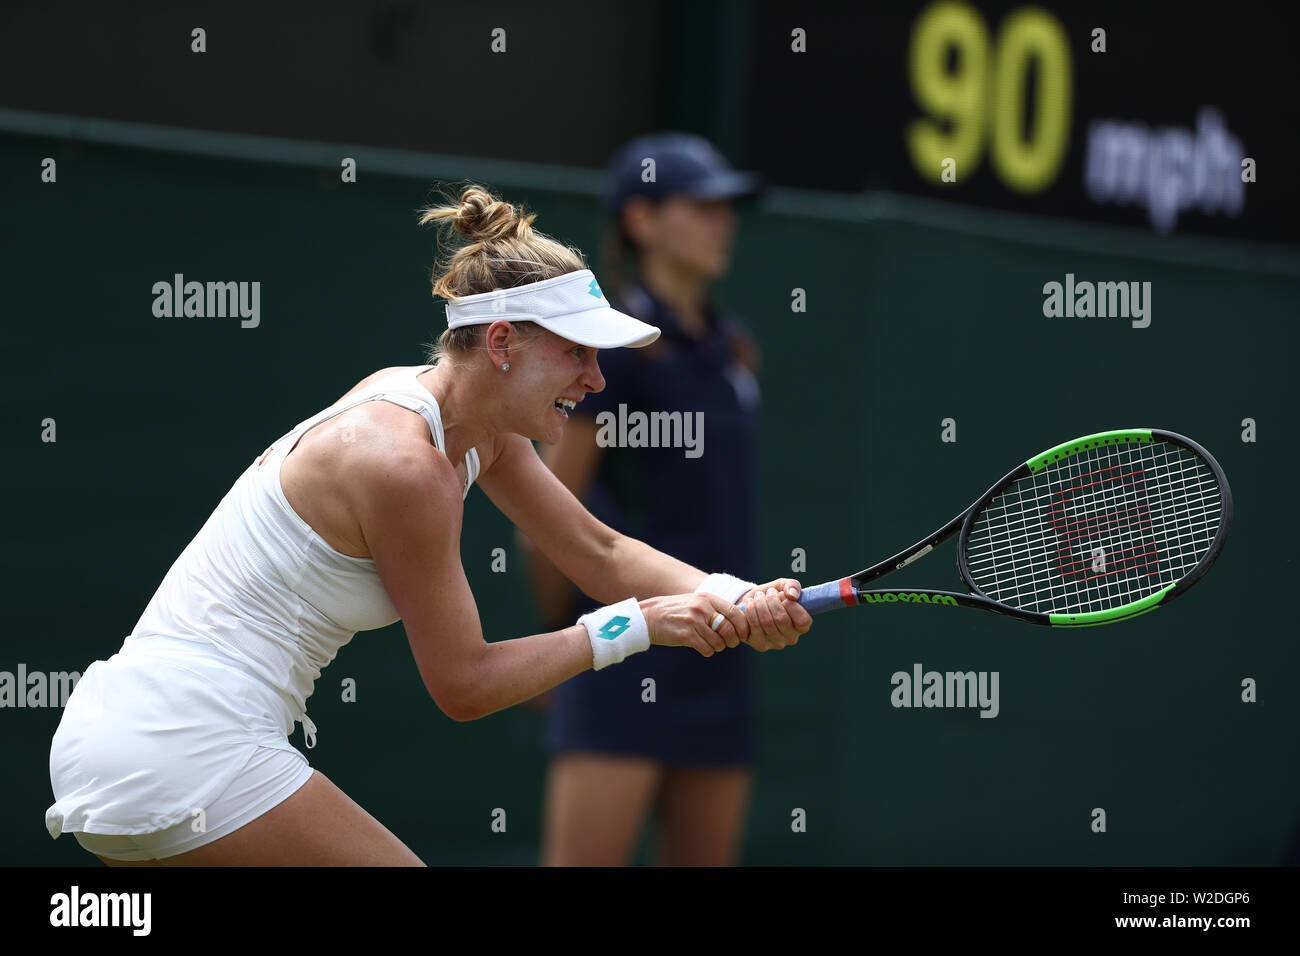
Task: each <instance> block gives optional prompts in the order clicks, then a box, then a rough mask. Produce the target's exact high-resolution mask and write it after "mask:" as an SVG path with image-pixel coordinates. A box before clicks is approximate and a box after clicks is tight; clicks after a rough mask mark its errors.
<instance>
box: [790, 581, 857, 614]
mask: <svg viewBox="0 0 1300 956" xmlns="http://www.w3.org/2000/svg"><path fill="white" fill-rule="evenodd" d="M799 603H800V604H801V605H803V609H804V610H805V611H807V612H808V613H809V614H820V613H821V612H822V611H832V610H834V609H835V608H837V607H846V606H847V605H846V604H845V603H844V594H843V592H842V591H841V590H840V582H839V581H827V582H826V583H825V584H814V585H813V586H812V587H810V588H804V589H803V593H801V594H800V595H799Z"/></svg>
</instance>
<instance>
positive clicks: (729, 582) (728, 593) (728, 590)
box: [695, 574, 758, 604]
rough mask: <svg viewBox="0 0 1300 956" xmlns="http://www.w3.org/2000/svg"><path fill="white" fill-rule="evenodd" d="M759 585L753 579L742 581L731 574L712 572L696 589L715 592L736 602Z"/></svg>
mask: <svg viewBox="0 0 1300 956" xmlns="http://www.w3.org/2000/svg"><path fill="white" fill-rule="evenodd" d="M757 586H758V585H756V584H754V583H753V582H752V581H742V580H740V578H737V577H732V576H731V575H730V574H710V575H709V576H708V577H707V578H705V579H704V580H703V581H701V582H700V585H699V587H697V588H696V589H695V593H696V594H714V595H716V596H718V597H720V598H722V599H724V600H727V601H730V602H731V603H732V604H735V603H736V602H737V601H739V600H740V599H741V598H742V597H744V596H745V595H746V594H748V593H749V592H750V591H752V590H754V588H756V587H757Z"/></svg>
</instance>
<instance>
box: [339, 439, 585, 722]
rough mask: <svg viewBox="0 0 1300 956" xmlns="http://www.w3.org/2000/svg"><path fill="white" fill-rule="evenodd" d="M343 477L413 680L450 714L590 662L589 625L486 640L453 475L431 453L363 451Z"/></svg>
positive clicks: (543, 683) (470, 716)
mask: <svg viewBox="0 0 1300 956" xmlns="http://www.w3.org/2000/svg"><path fill="white" fill-rule="evenodd" d="M354 471H355V474H354V475H352V476H350V477H349V481H348V486H349V488H350V489H351V490H350V492H349V493H348V498H349V500H350V504H351V505H352V507H353V509H354V513H355V514H356V515H357V517H358V519H359V521H360V523H361V528H362V533H363V534H364V535H365V539H366V546H367V547H368V548H369V550H370V554H371V555H372V557H373V558H374V561H375V566H376V568H377V570H378V572H379V576H380V579H381V580H382V581H383V583H384V587H385V589H386V590H387V591H388V596H389V598H390V599H391V600H392V602H393V606H394V607H395V608H396V609H397V613H398V614H400V615H401V618H402V622H403V625H404V626H405V628H406V636H407V640H408V641H409V642H410V645H411V653H412V654H413V655H414V657H415V663H416V666H417V667H418V668H419V670H420V677H421V678H422V679H423V681H424V686H425V687H426V688H427V689H428V691H429V694H430V696H432V697H433V699H434V701H435V703H437V705H438V707H439V708H440V709H441V710H442V711H443V713H445V714H446V715H447V716H448V717H451V718H452V719H453V720H474V719H477V718H479V717H482V716H485V715H487V714H491V713H494V712H496V711H498V710H502V709H504V708H506V707H509V706H511V705H512V704H516V703H519V702H520V701H523V700H527V699H528V698H530V697H534V696H536V695H537V694H540V693H541V692H543V691H545V690H547V689H549V688H551V687H554V686H555V685H557V684H559V683H561V682H563V681H565V680H568V679H569V678H570V677H573V676H574V675H575V674H580V673H581V672H582V671H584V670H587V669H588V668H590V667H591V666H592V651H591V642H590V638H589V636H588V633H587V629H586V628H585V627H584V626H582V625H580V624H575V625H573V626H571V627H567V628H565V629H563V630H561V631H555V632H552V633H548V634H534V635H530V636H528V637H521V638H518V639H516V640H510V641H500V642H497V643H493V644H488V643H487V642H486V641H485V640H484V639H483V630H482V625H481V623H480V621H479V616H478V608H477V607H476V605H475V603H474V596H473V594H472V593H471V591H470V587H469V581H468V580H467V579H466V577H465V571H464V568H463V567H462V566H461V562H460V532H461V520H462V515H463V510H464V506H463V501H462V497H461V487H460V479H459V476H458V475H457V474H456V470H455V469H454V468H452V466H451V463H450V462H448V461H447V459H446V457H445V456H443V455H442V453H441V452H439V451H438V450H437V449H435V448H433V447H432V446H430V447H429V448H428V449H427V450H425V449H420V450H418V451H408V450H402V451H399V452H396V453H393V454H391V455H377V456H371V457H370V458H368V459H367V460H366V461H364V462H361V463H359V464H358V466H357V467H356V468H355V469H354Z"/></svg>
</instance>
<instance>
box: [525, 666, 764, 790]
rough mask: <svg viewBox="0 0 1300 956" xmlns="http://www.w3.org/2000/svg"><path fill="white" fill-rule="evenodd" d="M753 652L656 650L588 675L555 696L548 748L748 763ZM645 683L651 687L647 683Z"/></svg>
mask: <svg viewBox="0 0 1300 956" xmlns="http://www.w3.org/2000/svg"><path fill="white" fill-rule="evenodd" d="M755 654H757V651H754V650H753V649H751V648H749V647H746V646H745V645H743V644H741V645H739V646H737V647H734V648H728V649H726V650H724V651H722V652H721V653H718V654H714V655H713V656H712V657H702V656H701V655H700V654H699V652H698V651H696V650H694V649H693V648H690V647H660V646H658V645H655V646H652V647H651V648H650V649H649V650H647V651H643V652H642V653H640V654H633V655H632V656H630V657H628V658H627V659H625V660H623V661H622V662H620V663H618V664H613V665H611V666H610V667H606V668H604V669H602V670H599V671H585V672H584V673H582V674H579V675H578V676H577V677H574V678H572V679H570V680H568V681H565V682H564V683H563V684H561V685H559V686H558V687H556V688H555V690H554V691H553V692H552V695H551V706H550V711H549V714H548V720H547V727H546V740H545V743H546V749H547V750H548V751H549V752H550V753H552V754H558V753H563V752H566V751H578V750H581V751H591V752H597V753H605V754H616V755H622V756H636V757H648V758H650V759H652V760H657V761H659V762H662V763H666V764H679V765H691V766H709V767H724V766H746V765H749V764H751V763H753V760H754V730H753V727H754V714H753V695H752V689H751V679H752V668H753V663H754V662H753V658H754V656H755ZM647 678H650V679H652V680H653V681H654V684H653V685H648V684H646V683H645V682H646V679H647ZM651 686H653V699H651V691H650V689H649V688H650V687H651Z"/></svg>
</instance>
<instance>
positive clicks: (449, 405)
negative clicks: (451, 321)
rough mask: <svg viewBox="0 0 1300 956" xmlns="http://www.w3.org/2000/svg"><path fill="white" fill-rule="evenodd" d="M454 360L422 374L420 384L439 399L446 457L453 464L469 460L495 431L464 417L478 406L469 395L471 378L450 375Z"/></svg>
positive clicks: (473, 419)
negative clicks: (467, 458)
mask: <svg viewBox="0 0 1300 956" xmlns="http://www.w3.org/2000/svg"><path fill="white" fill-rule="evenodd" d="M444 362H446V363H448V365H450V363H451V360H450V359H446V358H444V360H443V362H439V363H438V364H437V365H435V366H434V367H433V368H431V369H429V370H428V371H426V372H422V373H420V375H419V380H420V384H421V385H423V386H424V387H425V388H427V389H428V390H429V393H430V394H431V395H433V397H434V398H436V399H437V400H438V412H439V417H440V418H441V420H442V434H443V444H444V447H443V454H445V455H446V456H447V458H448V460H449V461H451V463H452V464H453V465H459V464H460V463H461V462H462V461H464V460H465V455H466V453H467V452H468V451H469V450H470V449H471V448H475V447H477V446H478V445H481V444H482V443H483V442H484V441H486V440H487V439H488V438H490V437H492V430H491V429H489V428H488V427H486V425H485V424H484V423H483V422H482V421H480V420H478V419H476V418H474V417H473V416H472V415H471V416H470V417H468V418H467V417H465V416H464V410H465V409H472V408H475V407H477V406H476V405H475V403H474V401H473V400H472V399H471V398H469V397H468V396H467V395H466V394H465V391H466V388H467V386H468V384H469V383H468V381H467V378H468V377H467V376H457V375H449V374H448V372H449V371H451V369H450V368H449V367H447V366H445V365H444Z"/></svg>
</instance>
